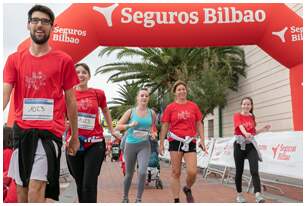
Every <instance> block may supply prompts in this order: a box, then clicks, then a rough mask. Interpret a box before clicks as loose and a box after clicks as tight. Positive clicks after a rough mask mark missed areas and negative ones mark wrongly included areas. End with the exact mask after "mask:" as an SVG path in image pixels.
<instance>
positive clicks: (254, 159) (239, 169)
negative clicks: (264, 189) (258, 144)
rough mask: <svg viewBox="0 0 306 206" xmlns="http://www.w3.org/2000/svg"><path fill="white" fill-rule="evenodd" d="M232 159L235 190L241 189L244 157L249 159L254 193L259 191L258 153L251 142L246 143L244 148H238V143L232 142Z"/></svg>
mask: <svg viewBox="0 0 306 206" xmlns="http://www.w3.org/2000/svg"><path fill="white" fill-rule="evenodd" d="M234 159H235V166H236V176H235V184H236V190H237V192H241V191H242V174H243V169H244V159H248V160H249V165H250V172H251V175H252V180H253V185H254V193H256V192H260V191H261V187H260V179H259V174H258V154H257V151H256V149H255V147H254V146H253V144H246V147H245V150H241V149H240V144H238V143H236V142H235V143H234Z"/></svg>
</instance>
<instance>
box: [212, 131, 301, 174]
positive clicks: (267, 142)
mask: <svg viewBox="0 0 306 206" xmlns="http://www.w3.org/2000/svg"><path fill="white" fill-rule="evenodd" d="M302 138H303V133H302V132H268V133H262V134H259V135H256V136H255V139H256V141H257V143H258V146H259V150H260V152H261V154H262V158H263V162H259V171H260V172H264V173H268V174H274V175H281V176H286V177H293V178H298V179H303V142H302ZM234 141H235V138H234V137H230V138H228V137H227V138H216V141H215V145H214V150H213V153H212V157H211V159H210V162H209V164H214V165H220V166H228V167H235V162H234V155H233V154H234V153H233V143H234ZM246 161H247V160H246ZM244 166H245V169H249V163H248V162H245V164H244Z"/></svg>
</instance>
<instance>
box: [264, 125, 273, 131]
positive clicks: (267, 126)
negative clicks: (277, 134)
mask: <svg viewBox="0 0 306 206" xmlns="http://www.w3.org/2000/svg"><path fill="white" fill-rule="evenodd" d="M270 128H271V125H270V124H267V125H266V126H264V128H263V129H264V131H265V132H267V131H269V130H270Z"/></svg>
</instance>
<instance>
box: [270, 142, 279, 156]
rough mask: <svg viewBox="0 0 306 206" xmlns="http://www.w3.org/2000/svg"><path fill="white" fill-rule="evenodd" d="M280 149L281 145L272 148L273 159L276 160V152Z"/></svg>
mask: <svg viewBox="0 0 306 206" xmlns="http://www.w3.org/2000/svg"><path fill="white" fill-rule="evenodd" d="M278 148H279V144H278V145H277V146H276V147H272V151H273V159H275V156H276V152H277V149H278Z"/></svg>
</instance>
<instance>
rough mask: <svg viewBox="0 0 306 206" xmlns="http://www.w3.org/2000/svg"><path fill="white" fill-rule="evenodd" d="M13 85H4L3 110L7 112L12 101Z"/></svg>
mask: <svg viewBox="0 0 306 206" xmlns="http://www.w3.org/2000/svg"><path fill="white" fill-rule="evenodd" d="M12 90H13V85H12V84H9V83H3V110H5V108H6V106H7V104H8V103H9V101H10V98H11V93H12Z"/></svg>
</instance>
